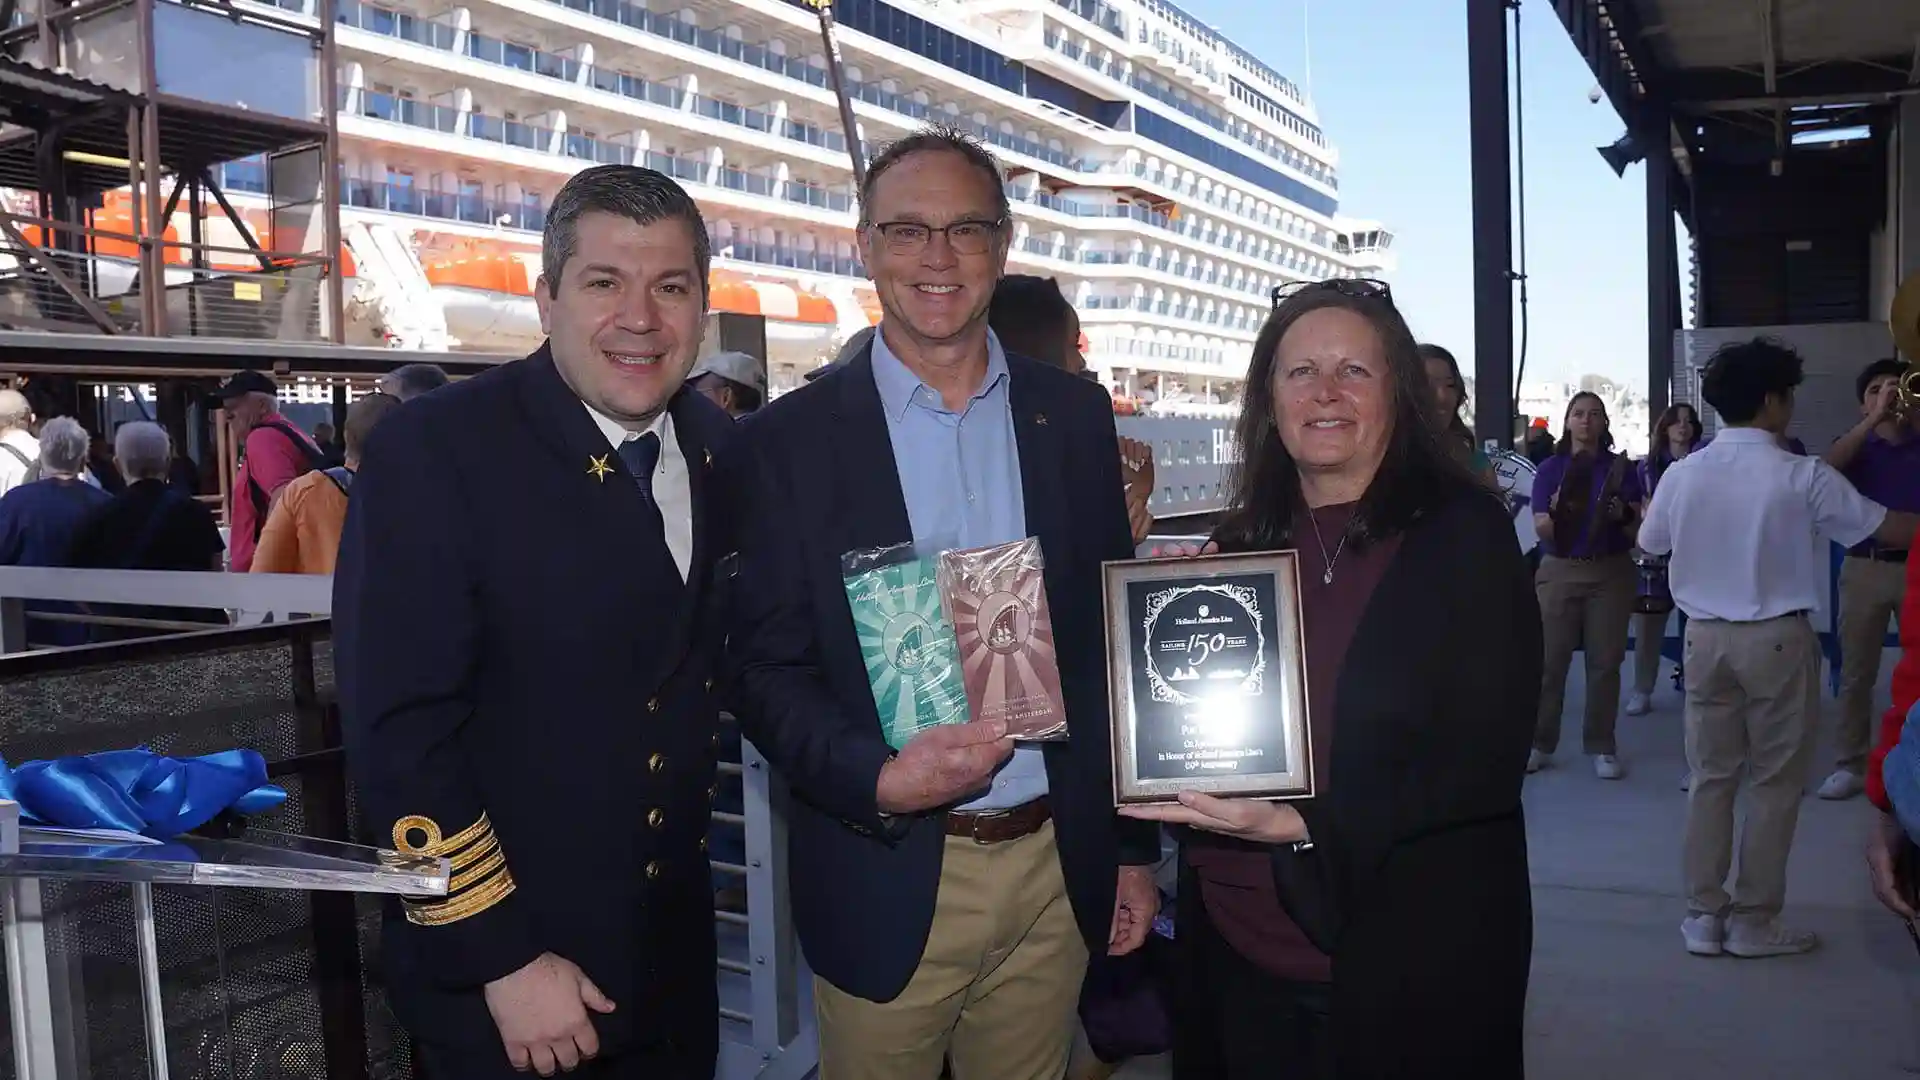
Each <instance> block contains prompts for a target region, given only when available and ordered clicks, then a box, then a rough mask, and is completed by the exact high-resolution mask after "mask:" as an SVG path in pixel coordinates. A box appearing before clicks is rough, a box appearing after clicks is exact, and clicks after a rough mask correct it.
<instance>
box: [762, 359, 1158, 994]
mask: <svg viewBox="0 0 1920 1080" xmlns="http://www.w3.org/2000/svg"><path fill="white" fill-rule="evenodd" d="M1007 371H1008V375H1009V384H1008V385H1009V400H1010V402H1011V407H1012V410H1013V424H1014V432H1015V435H1014V437H1015V439H1016V440H1017V442H1018V445H1019V452H1020V480H1021V484H1022V486H1023V488H1024V491H1023V497H1024V500H1025V507H1026V519H1027V521H1026V524H1027V533H1028V534H1029V535H1034V536H1038V537H1039V538H1040V546H1041V549H1042V551H1043V553H1044V554H1045V557H1046V583H1047V605H1048V607H1049V609H1050V610H1051V613H1052V616H1053V621H1054V642H1055V645H1056V648H1057V650H1058V658H1059V663H1060V677H1061V689H1062V693H1063V694H1064V696H1065V699H1066V708H1067V722H1068V724H1069V726H1070V728H1071V732H1072V738H1071V739H1070V740H1068V741H1065V742H1056V743H1048V744H1046V747H1045V751H1044V753H1045V755H1046V765H1047V781H1048V788H1049V793H1050V796H1051V803H1052V806H1053V815H1054V823H1055V831H1056V835H1057V836H1058V839H1059V845H1060V860H1061V867H1062V870H1063V871H1064V873H1065V877H1066V882H1067V892H1068V895H1069V897H1070V899H1071V901H1072V903H1073V910H1074V915H1075V916H1076V918H1077V920H1078V922H1079V924H1080V929H1081V931H1082V933H1083V934H1084V936H1085V937H1086V940H1087V946H1088V948H1089V949H1091V950H1092V951H1094V952H1096V953H1104V952H1105V951H1106V943H1107V937H1108V934H1109V932H1110V931H1111V929H1112V925H1113V906H1114V898H1115V887H1116V879H1117V876H1118V873H1119V865H1120V864H1121V863H1122V862H1126V863H1133V864H1143V863H1150V862H1155V861H1157V860H1158V859H1159V855H1160V850H1159V830H1158V827H1157V826H1155V825H1153V824H1152V823H1150V822H1123V821H1121V820H1120V819H1118V818H1117V817H1116V816H1115V815H1114V812H1113V779H1112V775H1113V767H1112V759H1111V757H1110V756H1109V751H1108V744H1109V742H1110V741H1111V736H1110V729H1109V722H1108V710H1107V684H1106V660H1105V651H1106V644H1105V642H1106V633H1105V615H1104V610H1103V609H1104V602H1103V599H1102V593H1103V591H1102V584H1101V572H1100V564H1101V562H1102V561H1103V560H1108V559H1128V558H1131V557H1132V556H1133V539H1132V530H1131V528H1130V527H1129V526H1128V524H1127V510H1126V503H1125V500H1124V497H1123V495H1122V489H1121V479H1120V457H1119V450H1118V445H1119V444H1118V442H1117V436H1116V434H1115V430H1114V422H1113V405H1112V402H1111V399H1110V398H1108V396H1107V394H1106V393H1105V391H1103V390H1102V389H1101V388H1100V387H1098V386H1096V385H1094V384H1091V383H1089V382H1087V381H1086V380H1084V379H1080V378H1076V377H1075V376H1072V375H1069V374H1067V373H1066V372H1064V371H1061V370H1059V369H1057V368H1052V367H1048V366H1046V365H1044V364H1041V363H1038V362H1036V361H1033V360H1029V359H1027V358H1025V357H1021V356H1011V355H1010V356H1008V357H1007ZM733 459H734V460H733V462H732V464H730V465H729V466H728V469H727V475H728V477H729V480H728V487H729V489H730V490H735V491H736V492H737V493H738V494H739V495H740V497H741V500H742V501H741V504H740V507H739V509H738V510H737V511H736V513H737V515H738V519H737V522H736V523H737V525H738V527H739V533H738V535H739V545H740V564H739V576H738V578H737V579H736V580H735V583H734V586H735V587H734V591H733V598H734V604H733V610H734V618H732V619H731V620H729V634H730V641H729V645H728V652H729V658H730V662H729V669H730V671H731V674H732V679H733V684H734V685H733V693H734V694H735V701H734V705H735V711H736V713H737V714H738V715H739V717H740V722H741V727H742V732H743V733H744V734H745V735H746V737H747V738H748V739H751V740H752V741H753V744H754V746H755V747H757V748H758V749H759V750H760V751H761V752H762V753H764V754H765V755H766V756H767V759H768V760H769V761H771V762H772V763H773V765H774V767H775V768H777V769H779V770H781V772H782V773H783V774H784V776H785V777H786V779H787V781H788V782H789V784H790V785H791V787H792V789H793V793H794V796H795V798H794V800H793V808H792V811H791V817H790V820H789V822H788V845H789V852H790V865H791V866H792V867H793V868H794V873H793V875H792V880H791V882H790V883H789V887H790V888H791V890H792V898H793V917H794V923H795V925H796V927H797V929H798V931H799V934H800V941H801V945H802V947H803V948H804V949H805V951H806V954H807V960H808V962H809V963H810V964H811V965H812V966H813V970H814V971H815V972H816V973H817V974H819V975H820V977H822V978H824V979H826V980H827V981H828V982H830V983H832V984H833V985H834V986H836V987H839V988H840V989H841V990H843V991H845V992H847V993H850V994H854V995H857V996H859V997H863V998H867V999H869V1000H873V1001H889V1000H892V999H893V998H894V997H895V996H897V995H898V994H899V993H900V991H901V990H902V989H904V988H905V987H906V985H907V980H908V979H910V978H911V977H912V975H913V972H914V970H915V969H916V968H917V967H919V964H920V957H921V954H922V952H923V951H924V949H925V947H926V941H927V933H928V929H929V928H930V927H931V926H932V923H933V902H934V896H935V894H936V892H937V891H938V889H939V884H940V863H941V852H942V849H943V847H944V835H945V834H944V832H943V829H942V823H941V821H940V820H939V819H940V814H939V813H933V814H925V815H915V816H912V817H908V818H906V819H904V820H903V819H895V820H894V821H893V822H892V823H891V824H890V825H889V824H883V823H882V821H881V820H880V816H879V812H878V809H877V808H876V806H875V790H874V788H875V784H876V782H877V781H878V779H879V775H880V766H881V765H882V764H883V763H884V762H885V761H886V760H887V756H888V753H889V750H888V747H887V744H886V742H885V740H884V739H883V738H882V737H881V733H880V731H881V729H880V719H879V715H878V713H877V711H876V710H875V708H874V704H873V693H872V691H871V690H870V689H869V687H868V684H867V673H866V666H865V664H864V663H863V662H862V661H861V658H860V649H859V644H858V642H857V640H856V638H855V635H854V629H853V618H852V613H851V611H850V609H849V607H848V604H847V598H846V591H845V587H844V586H843V584H842V579H841V573H840V556H841V555H842V553H844V552H847V551H850V550H853V549H855V548H875V547H885V546H888V545H891V544H897V543H903V542H906V541H909V540H912V539H913V529H912V525H911V523H910V521H909V519H908V515H907V507H906V501H905V499H904V497H903V496H902V495H901V492H900V482H899V476H898V473H897V471H896V469H895V466H894V457H893V444H892V442H891V441H890V439H889V437H888V433H887V426H886V417H885V415H884V413H883V412H882V410H881V404H880V392H879V390H878V389H877V388H876V387H875V386H874V382H873V362H872V357H871V354H870V353H862V354H861V355H860V356H858V357H856V358H855V359H854V360H852V361H851V362H849V363H848V364H847V365H846V366H845V367H843V368H840V369H838V370H833V371H829V372H828V373H827V374H825V375H823V376H821V377H820V378H819V379H817V380H815V381H814V382H813V383H811V384H810V385H807V386H804V387H802V388H800V389H798V390H795V391H793V392H792V393H790V394H787V395H786V396H784V397H782V398H780V399H779V400H778V401H775V402H773V403H772V404H770V405H768V406H767V407H766V408H765V409H762V410H761V411H760V412H759V413H758V414H757V415H756V416H755V417H754V419H753V422H752V423H750V424H747V425H745V426H744V427H743V428H742V429H741V432H740V437H739V439H738V440H737V441H736V444H735V453H734V455H733Z"/></svg>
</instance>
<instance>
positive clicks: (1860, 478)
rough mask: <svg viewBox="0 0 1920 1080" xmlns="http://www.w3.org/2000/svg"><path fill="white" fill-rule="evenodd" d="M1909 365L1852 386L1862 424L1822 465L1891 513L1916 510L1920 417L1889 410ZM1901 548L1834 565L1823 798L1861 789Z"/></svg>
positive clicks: (1853, 554)
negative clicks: (1829, 753)
mask: <svg viewBox="0 0 1920 1080" xmlns="http://www.w3.org/2000/svg"><path fill="white" fill-rule="evenodd" d="M1907 370H1908V369H1907V365H1905V364H1903V363H1901V362H1900V361H1898V360H1875V361H1874V362H1873V363H1871V364H1868V365H1867V366H1866V367H1864V368H1862V369H1861V371H1860V374H1859V376H1858V377H1857V378H1856V379H1855V380H1854V393H1855V395H1856V396H1857V397H1858V398H1859V399H1860V422H1859V423H1857V424H1855V425H1854V426H1853V430H1851V431H1849V432H1847V433H1846V434H1845V435H1842V436H1840V438H1838V439H1836V440H1834V443H1833V446H1832V447H1831V448H1829V449H1828V450H1827V453H1826V461H1827V464H1829V465H1831V466H1833V467H1834V468H1836V469H1838V470H1840V474H1841V475H1842V476H1845V477H1846V478H1847V479H1848V480H1850V481H1852V483H1853V486H1854V487H1855V488H1857V489H1859V491H1860V494H1862V495H1865V496H1866V497H1867V498H1869V499H1872V500H1873V501H1874V502H1877V503H1879V504H1880V505H1882V506H1884V507H1886V508H1887V509H1889V510H1906V511H1920V438H1916V437H1915V432H1916V430H1917V429H1920V411H1916V413H1915V415H1912V416H1909V417H1906V418H1905V419H1904V420H1903V419H1901V418H1900V417H1898V416H1896V415H1895V414H1894V411H1893V407H1894V403H1895V402H1896V401H1897V400H1899V396H1900V378H1901V376H1903V375H1905V374H1906V373H1907ZM1906 563H1907V549H1906V548H1903V547H1889V546H1887V545H1886V544H1882V543H1880V542H1878V541H1876V540H1871V539H1870V540H1866V541H1863V542H1862V543H1859V544H1856V545H1854V546H1853V547H1851V548H1848V549H1847V557H1846V558H1845V559H1843V560H1841V563H1840V624H1839V626H1838V627H1837V629H1838V630H1839V636H1840V718H1839V730H1838V731H1837V732H1836V736H1835V740H1834V741H1835V749H1836V751H1837V754H1836V759H1835V761H1834V770H1833V774H1832V775H1830V776H1828V777H1827V779H1826V780H1825V781H1824V782H1823V783H1822V784H1821V785H1820V797H1821V798H1823V799H1851V798H1853V797H1854V796H1855V795H1858V794H1860V793H1861V792H1862V791H1864V790H1866V769H1867V751H1868V750H1870V749H1872V746H1873V726H1872V725H1873V691H1874V684H1876V683H1878V682H1879V681H1880V652H1881V647H1882V646H1883V645H1884V643H1885V641H1886V635H1887V622H1888V620H1890V619H1892V618H1893V617H1894V616H1895V615H1896V614H1898V613H1899V611H1900V599H1901V597H1902V596H1904V595H1905V594H1906V584H1907V570H1906Z"/></svg>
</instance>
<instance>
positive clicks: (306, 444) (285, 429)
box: [241, 417, 327, 544]
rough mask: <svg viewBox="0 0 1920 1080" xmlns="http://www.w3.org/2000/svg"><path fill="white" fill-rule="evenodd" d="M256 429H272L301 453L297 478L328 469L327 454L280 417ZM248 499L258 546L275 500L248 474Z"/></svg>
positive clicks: (243, 453) (255, 541) (264, 421)
mask: <svg viewBox="0 0 1920 1080" xmlns="http://www.w3.org/2000/svg"><path fill="white" fill-rule="evenodd" d="M255 427H263V428H271V429H273V430H274V431H277V432H279V433H280V434H281V435H284V436H285V437H286V438H287V439H288V440H289V441H291V442H292V443H293V446H294V449H296V450H298V451H300V458H301V466H300V469H299V471H298V472H296V473H294V476H295V477H296V478H298V477H302V476H305V475H306V474H308V473H310V472H312V471H314V470H315V469H324V468H326V467H327V456H326V454H325V453H323V452H322V451H321V449H320V448H319V447H318V446H315V445H314V444H313V442H312V441H311V440H310V439H308V438H307V437H306V436H304V435H302V434H300V432H299V431H297V430H295V429H294V428H293V427H291V426H289V425H288V424H287V422H286V421H284V420H281V419H280V418H279V417H274V418H273V419H271V420H262V421H261V422H260V423H258V424H256V425H255ZM249 434H251V433H249ZM245 456H246V448H245V446H244V445H243V446H242V448H241V457H242V458H243V459H244V458H245ZM247 498H248V499H250V500H251V501H252V502H253V540H254V543H256V544H257V543H259V542H260V532H261V530H263V529H265V528H266V527H267V511H268V510H269V509H270V508H271V507H272V506H273V498H272V496H270V495H268V494H267V492H266V489H265V488H262V487H261V486H260V484H259V483H258V482H257V481H256V480H254V478H253V474H252V473H248V474H247Z"/></svg>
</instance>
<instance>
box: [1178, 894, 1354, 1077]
mask: <svg viewBox="0 0 1920 1080" xmlns="http://www.w3.org/2000/svg"><path fill="white" fill-rule="evenodd" d="M1174 954H1175V959H1174V986H1175V988H1176V990H1175V994H1174V997H1173V1001H1174V1005H1173V1077H1174V1080H1332V1077H1333V1074H1334V1073H1333V1037H1332V1027H1331V1025H1330V1023H1329V1019H1328V1017H1329V1013H1328V1006H1329V1004H1330V1002H1331V998H1332V991H1333V988H1332V987H1331V986H1329V985H1328V984H1326V983H1316V982H1292V981H1289V980H1286V979H1281V978H1278V977H1276V976H1274V975H1273V974H1271V973H1269V972H1268V971H1267V970H1266V969H1264V968H1261V967H1259V966H1257V965H1256V964H1254V963H1253V962H1252V961H1251V960H1248V959H1247V958H1246V957H1244V956H1242V955H1240V953H1239V952H1238V951H1237V950H1235V949H1234V947H1233V946H1232V945H1229V944H1228V943H1227V942H1226V940H1225V939H1223V938H1222V937H1221V936H1220V934H1219V931H1217V930H1215V929H1214V926H1213V923H1212V921H1211V920H1209V919H1208V918H1207V908H1206V904H1205V903H1204V902H1203V901H1202V900H1201V897H1200V888H1199V885H1198V884H1197V883H1196V882H1195V881H1194V879H1193V875H1192V874H1190V873H1183V874H1181V876H1180V911H1179V915H1178V916H1177V918H1176V921H1175V928H1174Z"/></svg>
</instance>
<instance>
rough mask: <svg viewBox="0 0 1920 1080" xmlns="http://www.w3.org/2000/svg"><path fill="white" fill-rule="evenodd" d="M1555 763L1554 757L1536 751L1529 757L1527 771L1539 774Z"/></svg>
mask: <svg viewBox="0 0 1920 1080" xmlns="http://www.w3.org/2000/svg"><path fill="white" fill-rule="evenodd" d="M1552 763H1553V755H1552V754H1548V753H1545V752H1543V751H1540V750H1535V751H1533V752H1532V753H1530V754H1528V755H1527V771H1528V772H1530V773H1537V772H1539V771H1540V770H1541V769H1544V768H1546V767H1547V766H1548V765H1550V764H1552Z"/></svg>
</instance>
